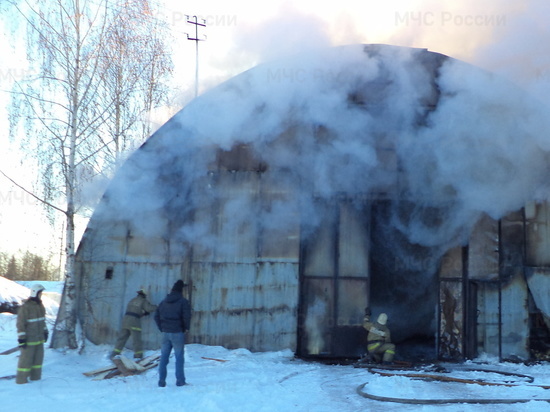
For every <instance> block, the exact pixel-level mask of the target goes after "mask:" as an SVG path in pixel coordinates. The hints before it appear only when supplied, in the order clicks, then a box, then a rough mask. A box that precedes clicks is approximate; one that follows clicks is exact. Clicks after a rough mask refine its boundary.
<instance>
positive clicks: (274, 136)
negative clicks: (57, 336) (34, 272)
mask: <svg viewBox="0 0 550 412" xmlns="http://www.w3.org/2000/svg"><path fill="white" fill-rule="evenodd" d="M546 121H547V120H546V119H545V117H544V115H543V113H542V111H541V110H540V108H539V107H538V106H537V104H536V103H535V102H533V101H532V100H531V99H530V98H529V96H526V95H525V94H524V93H522V92H521V91H519V90H518V89H517V88H516V87H514V86H513V85H511V84H508V83H507V82H505V81H503V80H502V79H498V78H496V77H495V76H492V75H491V74H489V73H486V72H484V71H482V70H480V69H478V68H476V67H473V66H471V65H468V64H466V63H463V62H460V61H457V60H455V59H452V58H449V57H447V56H444V55H441V54H438V53H433V52H429V51H427V50H425V49H412V48H401V47H393V46H385V45H353V46H346V47H336V48H332V49H328V50H318V51H315V52H311V53H308V54H303V55H301V56H299V57H296V58H294V59H288V60H282V61H277V62H272V63H269V64H264V65H260V66H258V67H256V68H254V69H252V70H249V71H247V72H245V73H243V74H241V75H239V76H236V77H235V78H233V79H230V80H229V81H227V82H225V83H223V84H222V85H220V86H218V87H217V88H215V89H213V90H211V91H209V92H208V93H205V94H204V95H203V96H200V97H199V98H197V99H195V100H194V101H193V102H191V104H189V105H188V106H187V107H185V108H184V109H183V110H181V111H180V112H179V113H178V114H176V115H175V116H174V117H173V118H172V119H170V120H169V121H168V122H167V123H166V124H165V125H164V126H163V127H162V128H161V129H159V130H158V131H157V132H156V133H155V134H154V135H153V136H151V138H150V139H148V141H147V142H146V143H145V144H144V145H143V146H142V147H141V148H140V149H139V150H137V151H136V152H135V153H134V154H133V155H132V156H131V157H130V158H129V160H128V161H127V162H126V164H125V165H124V166H123V167H122V168H121V169H120V171H119V172H118V173H117V175H116V177H115V178H114V179H113V181H112V182H111V184H110V187H109V188H108V190H107V191H106V193H105V195H104V197H103V199H102V200H101V202H100V204H99V205H98V207H97V209H96V210H95V212H94V215H93V217H92V218H91V220H90V222H89V225H88V228H87V230H86V232H85V234H84V236H83V239H82V242H81V244H80V247H79V249H78V255H77V257H78V263H77V268H76V272H77V273H76V279H77V301H78V314H79V317H80V320H81V323H82V325H83V328H84V331H85V333H86V336H87V337H88V338H89V339H90V340H91V341H92V342H94V343H97V344H100V343H113V342H114V340H115V337H116V334H117V331H118V329H119V325H120V321H121V318H122V315H123V312H124V310H125V305H126V303H127V302H128V300H129V299H130V298H131V297H133V296H134V294H135V292H136V290H138V289H139V288H141V287H144V288H146V289H147V290H148V291H149V296H150V298H151V300H152V301H153V302H155V303H158V302H159V301H160V300H161V299H162V298H163V297H164V296H165V294H166V293H167V292H168V291H169V289H170V287H171V285H172V284H173V283H174V281H176V280H177V279H183V280H184V282H185V283H186V284H187V285H188V287H187V289H186V292H185V293H187V295H188V298H189V299H190V301H191V304H192V307H193V313H194V315H193V321H192V327H191V330H190V336H189V340H190V342H194V343H203V344H208V345H222V346H226V347H228V348H236V347H245V348H248V349H250V350H254V351H264V350H280V349H285V348H290V349H292V350H294V351H295V352H296V353H297V355H299V356H302V357H331V358H334V357H355V356H359V355H361V354H362V353H364V351H365V336H364V331H363V329H362V328H361V326H360V325H361V322H362V318H363V313H364V309H365V307H367V306H368V307H370V308H371V310H372V311H373V313H375V314H376V313H380V312H386V313H387V314H388V315H389V319H390V321H389V322H390V328H391V330H392V335H393V340H394V341H395V342H396V343H397V346H398V350H400V351H401V353H403V354H409V355H411V356H415V354H418V353H419V352H422V353H423V355H422V356H431V357H439V358H448V359H463V358H468V357H474V356H476V355H477V354H480V353H488V354H491V355H496V356H500V357H501V358H512V357H518V358H521V359H527V358H530V357H533V356H535V354H536V353H543V352H545V351H547V350H548V347H547V346H545V345H547V344H548V336H549V335H548V330H549V329H548V327H549V320H550V318H549V315H550V306H549V305H550V300H549V299H548V297H549V291H550V274H549V273H548V271H549V270H550V269H549V268H550V245H549V243H550V236H549V233H550V231H549V229H550V227H549V224H548V217H547V216H548V215H549V214H548V210H549V209H548V206H547V204H546V203H545V202H544V201H539V202H538V203H537V202H536V201H535V200H537V199H543V198H544V196H543V195H544V193H545V190H546V188H545V184H546V181H545V180H547V179H546V176H547V173H546V172H547V168H548V164H549V163H548V150H549V149H550V147H549V146H548V141H547V139H546V133H547V131H548V130H550V129H548V128H547V127H546V128H545V122H546ZM143 338H144V342H145V346H146V347H148V348H158V347H159V340H160V335H159V333H158V332H157V331H156V328H155V326H154V325H153V322H150V321H147V322H144V330H143Z"/></svg>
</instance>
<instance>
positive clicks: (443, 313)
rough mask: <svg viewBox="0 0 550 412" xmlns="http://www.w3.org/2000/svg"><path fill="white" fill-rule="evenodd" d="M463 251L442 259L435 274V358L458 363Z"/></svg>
mask: <svg viewBox="0 0 550 412" xmlns="http://www.w3.org/2000/svg"><path fill="white" fill-rule="evenodd" d="M463 270H464V269H463V249H462V248H461V247H456V248H453V249H451V250H449V251H448V252H447V253H446V254H445V256H444V257H443V260H442V264H441V269H440V273H439V312H440V313H439V316H440V318H439V339H438V357H439V358H441V359H450V360H458V359H461V358H462V357H463V356H464V348H463V337H464V316H463V314H464V307H463V304H464V302H463V299H464V296H463V291H464V288H463Z"/></svg>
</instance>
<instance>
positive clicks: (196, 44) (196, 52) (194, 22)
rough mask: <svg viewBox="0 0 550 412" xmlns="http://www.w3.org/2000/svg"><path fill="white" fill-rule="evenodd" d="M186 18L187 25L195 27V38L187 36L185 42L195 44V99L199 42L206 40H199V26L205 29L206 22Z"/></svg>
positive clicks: (197, 84) (197, 89)
mask: <svg viewBox="0 0 550 412" xmlns="http://www.w3.org/2000/svg"><path fill="white" fill-rule="evenodd" d="M185 17H186V18H187V23H189V24H193V25H195V37H189V33H186V34H187V40H193V41H194V42H195V97H197V96H198V94H199V41H203V40H206V36H204V37H203V38H202V39H199V26H201V27H206V20H204V19H201V20H202V21H203V22H202V23H199V21H198V18H197V16H193V19H194V20H191V19H190V18H189V16H185Z"/></svg>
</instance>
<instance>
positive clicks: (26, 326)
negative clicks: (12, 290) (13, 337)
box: [15, 285, 48, 383]
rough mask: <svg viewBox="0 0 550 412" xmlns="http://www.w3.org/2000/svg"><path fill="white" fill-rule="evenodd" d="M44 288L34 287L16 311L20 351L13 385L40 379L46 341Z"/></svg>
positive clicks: (40, 286)
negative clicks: (43, 302)
mask: <svg viewBox="0 0 550 412" xmlns="http://www.w3.org/2000/svg"><path fill="white" fill-rule="evenodd" d="M43 290H44V286H42V285H34V286H33V287H32V288H31V296H30V297H29V299H27V300H26V301H25V303H23V305H22V306H21V307H20V308H19V310H18V311H17V341H18V342H19V348H20V349H21V355H20V356H19V362H18V364H17V375H16V378H15V383H27V382H28V379H29V378H30V379H31V381H37V380H39V379H40V378H41V377H42V362H43V361H44V342H45V341H47V340H48V328H47V327H46V309H45V308H44V305H43V304H42V291H43Z"/></svg>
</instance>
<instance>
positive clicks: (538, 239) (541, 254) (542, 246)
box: [525, 202, 550, 266]
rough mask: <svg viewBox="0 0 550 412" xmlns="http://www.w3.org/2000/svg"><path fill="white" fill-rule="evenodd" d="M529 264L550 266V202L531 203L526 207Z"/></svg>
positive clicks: (526, 237)
mask: <svg viewBox="0 0 550 412" xmlns="http://www.w3.org/2000/svg"><path fill="white" fill-rule="evenodd" d="M525 239H526V242H527V247H526V251H527V255H526V264H527V266H550V204H549V203H547V202H544V203H537V204H529V205H528V206H527V207H526V208H525Z"/></svg>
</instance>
